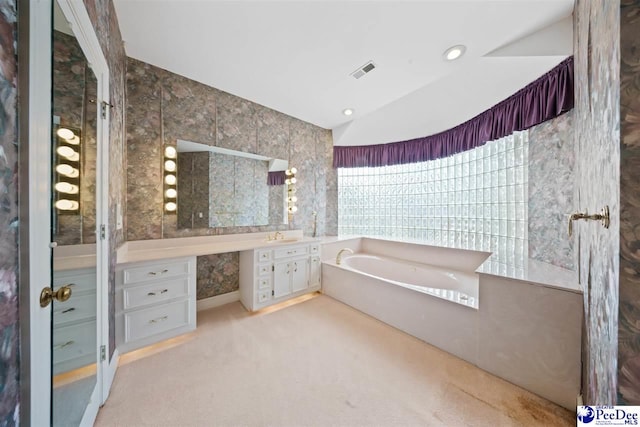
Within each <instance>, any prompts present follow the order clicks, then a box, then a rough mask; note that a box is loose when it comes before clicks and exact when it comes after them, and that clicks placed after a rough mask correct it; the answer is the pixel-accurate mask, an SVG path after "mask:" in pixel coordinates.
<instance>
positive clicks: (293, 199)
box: [288, 196, 298, 203]
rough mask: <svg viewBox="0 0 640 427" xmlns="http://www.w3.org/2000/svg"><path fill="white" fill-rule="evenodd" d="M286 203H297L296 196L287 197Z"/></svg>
mask: <svg viewBox="0 0 640 427" xmlns="http://www.w3.org/2000/svg"><path fill="white" fill-rule="evenodd" d="M288 201H289V202H290V203H295V202H297V201H298V198H297V197H296V196H293V197H289V199H288Z"/></svg>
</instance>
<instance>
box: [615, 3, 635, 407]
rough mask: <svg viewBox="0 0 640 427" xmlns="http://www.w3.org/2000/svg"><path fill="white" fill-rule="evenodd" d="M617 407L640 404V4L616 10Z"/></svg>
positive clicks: (629, 4) (625, 5)
mask: <svg viewBox="0 0 640 427" xmlns="http://www.w3.org/2000/svg"><path fill="white" fill-rule="evenodd" d="M620 142H621V144H620V291H619V292H620V294H619V308H618V319H619V324H618V403H619V404H624V405H640V0H622V1H621V7H620Z"/></svg>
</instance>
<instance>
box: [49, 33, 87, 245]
mask: <svg viewBox="0 0 640 427" xmlns="http://www.w3.org/2000/svg"><path fill="white" fill-rule="evenodd" d="M97 84H98V83H97V81H96V78H95V75H94V74H93V72H92V71H91V69H90V68H89V67H88V66H87V61H86V58H85V57H84V54H83V53H82V49H81V48H80V45H78V42H77V40H76V38H75V37H73V36H70V35H68V34H65V33H62V32H59V31H54V32H53V82H52V85H53V115H54V116H57V117H59V120H60V126H61V127H65V126H68V127H72V128H75V129H80V130H81V146H80V153H81V154H80V157H81V164H80V170H81V172H80V176H81V178H80V211H79V212H77V213H71V214H64V213H63V214H59V215H57V216H56V217H55V221H54V225H55V235H54V239H55V241H56V243H58V245H77V244H82V243H95V242H96V235H95V228H96V198H95V194H96V192H95V188H96V150H97V146H96V129H97V123H96V121H97V111H96V108H97V107H96V104H95V102H93V103H92V102H90V100H92V99H93V100H95V99H96V96H97V94H96V89H97Z"/></svg>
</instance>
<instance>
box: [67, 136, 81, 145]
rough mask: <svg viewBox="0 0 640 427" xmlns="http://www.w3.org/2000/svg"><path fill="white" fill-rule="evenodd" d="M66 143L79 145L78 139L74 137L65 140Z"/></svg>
mask: <svg viewBox="0 0 640 427" xmlns="http://www.w3.org/2000/svg"><path fill="white" fill-rule="evenodd" d="M67 142H68V143H69V144H71V145H80V137H79V136H78V135H75V136H74V137H73V138H71V139H67Z"/></svg>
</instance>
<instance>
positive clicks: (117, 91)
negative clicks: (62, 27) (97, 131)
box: [84, 0, 127, 358]
mask: <svg viewBox="0 0 640 427" xmlns="http://www.w3.org/2000/svg"><path fill="white" fill-rule="evenodd" d="M84 5H85V7H86V8H87V12H88V13H89V17H90V18H91V22H92V23H93V27H94V29H95V31H96V35H97V36H98V40H99V41H100V46H101V47H102V52H103V53H104V55H105V58H106V59H107V64H108V65H109V92H110V102H111V104H112V105H113V107H112V108H111V109H110V112H109V118H110V126H109V177H110V178H109V221H108V224H107V226H108V230H109V353H110V354H109V358H111V356H113V352H114V350H115V329H116V328H115V271H116V270H115V265H116V250H117V249H118V247H120V246H121V245H122V244H123V243H124V241H125V235H124V229H125V228H124V227H122V228H120V229H118V228H117V220H118V217H117V214H118V206H120V207H121V211H122V212H124V206H125V205H126V197H127V193H126V184H125V182H126V181H125V180H126V175H125V174H124V173H123V171H124V170H126V159H125V152H124V141H125V139H124V136H125V130H124V124H125V111H126V105H125V69H126V55H125V51H124V43H123V41H122V35H121V34H120V26H119V25H118V17H117V15H116V11H115V8H114V6H113V2H112V1H111V0H84ZM123 220H124V221H126V218H124V217H123Z"/></svg>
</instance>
